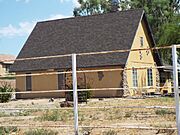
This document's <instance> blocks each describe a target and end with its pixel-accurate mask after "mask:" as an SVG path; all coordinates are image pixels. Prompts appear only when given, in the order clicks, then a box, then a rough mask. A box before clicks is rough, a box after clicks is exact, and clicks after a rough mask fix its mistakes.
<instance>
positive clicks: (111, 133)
mask: <svg viewBox="0 0 180 135" xmlns="http://www.w3.org/2000/svg"><path fill="white" fill-rule="evenodd" d="M103 135H117V132H116V131H114V130H109V131H104V132H103Z"/></svg>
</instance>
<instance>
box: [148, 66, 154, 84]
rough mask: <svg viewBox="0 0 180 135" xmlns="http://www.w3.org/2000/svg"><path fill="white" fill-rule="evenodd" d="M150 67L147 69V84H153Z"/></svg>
mask: <svg viewBox="0 0 180 135" xmlns="http://www.w3.org/2000/svg"><path fill="white" fill-rule="evenodd" d="M152 72H153V71H152V68H148V69H147V86H153V74H152Z"/></svg>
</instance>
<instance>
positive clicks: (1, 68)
mask: <svg viewBox="0 0 180 135" xmlns="http://www.w3.org/2000/svg"><path fill="white" fill-rule="evenodd" d="M14 60H15V56H13V55H7V54H0V76H4V75H8V74H9V69H10V66H11V65H12V64H13V63H14Z"/></svg>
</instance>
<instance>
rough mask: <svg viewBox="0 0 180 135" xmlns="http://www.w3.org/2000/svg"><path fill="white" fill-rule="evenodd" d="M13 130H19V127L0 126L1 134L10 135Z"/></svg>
mask: <svg viewBox="0 0 180 135" xmlns="http://www.w3.org/2000/svg"><path fill="white" fill-rule="evenodd" d="M12 132H17V127H0V135H9V134H11V133H12Z"/></svg>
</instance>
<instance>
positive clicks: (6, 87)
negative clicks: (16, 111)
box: [0, 83, 13, 103]
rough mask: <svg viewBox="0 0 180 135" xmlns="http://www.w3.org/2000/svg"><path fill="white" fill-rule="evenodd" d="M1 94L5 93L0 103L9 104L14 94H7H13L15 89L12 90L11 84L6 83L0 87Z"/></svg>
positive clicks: (0, 95) (0, 97)
mask: <svg viewBox="0 0 180 135" xmlns="http://www.w3.org/2000/svg"><path fill="white" fill-rule="evenodd" d="M0 92H1V93H3V94H0V103H5V102H8V101H9V100H10V99H11V96H12V93H6V92H13V88H11V86H10V85H9V84H7V83H4V84H2V86H1V87H0ZM4 93H6V94H4Z"/></svg>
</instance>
